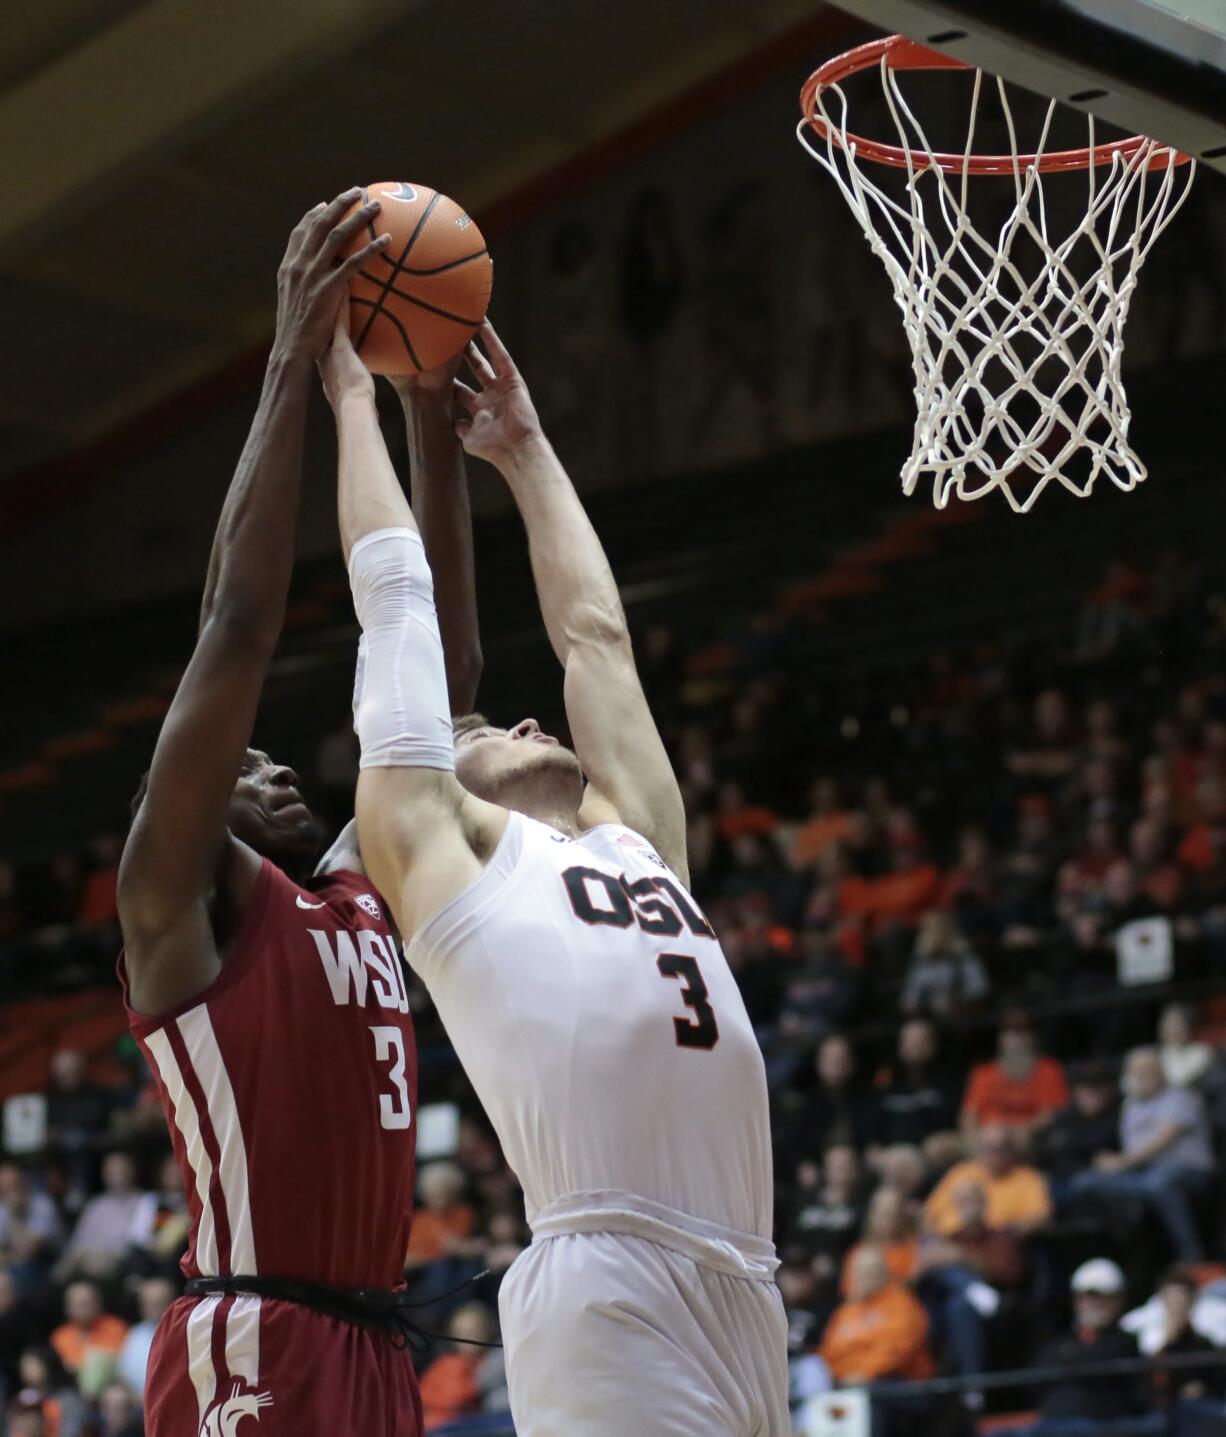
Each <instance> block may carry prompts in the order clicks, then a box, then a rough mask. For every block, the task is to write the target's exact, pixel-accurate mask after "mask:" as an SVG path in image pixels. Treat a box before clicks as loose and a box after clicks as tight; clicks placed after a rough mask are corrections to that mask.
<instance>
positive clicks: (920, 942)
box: [900, 908, 990, 1019]
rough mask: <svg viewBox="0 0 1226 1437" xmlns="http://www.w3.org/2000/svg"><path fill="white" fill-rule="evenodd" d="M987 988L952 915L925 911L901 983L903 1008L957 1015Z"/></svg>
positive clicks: (974, 1004)
mask: <svg viewBox="0 0 1226 1437" xmlns="http://www.w3.org/2000/svg"><path fill="white" fill-rule="evenodd" d="M989 991H990V989H989V984H988V975H987V973H986V972H985V971H984V967H983V964H982V963H981V962H980V961H979V959H978V958H977V957H976V956H975V954H974V953H973V952H972V951H971V948H970V945H969V944H968V943H967V941H966V939H965V938H963V936H962V934H961V933H960V932H959V931H958V928H957V926H956V925H955V923H954V921H953V918H952V917H951V916H950V915H949V914H948V913H944V912H942V911H941V910H940V909H937V908H934V909H933V910H932V911H931V912H929V913H925V914H924V917H923V919H922V920H921V922H920V926H919V931H918V933H917V934H916V938H915V950H914V953H913V956H912V958H911V966H910V968H908V970H907V976H906V979H905V980H904V982H903V988H902V997H901V999H900V1001H901V1003H902V1008H903V1011H904V1012H905V1013H928V1014H931V1015H932V1016H933V1017H937V1018H943V1019H949V1018H956V1017H961V1016H963V1015H964V1014H966V1013H967V1012H969V1011H970V1010H971V1009H973V1008H975V1007H977V1006H978V1005H980V1004H981V1003H982V1002H983V1000H984V999H985V998H986V997H987V996H988V993H989Z"/></svg>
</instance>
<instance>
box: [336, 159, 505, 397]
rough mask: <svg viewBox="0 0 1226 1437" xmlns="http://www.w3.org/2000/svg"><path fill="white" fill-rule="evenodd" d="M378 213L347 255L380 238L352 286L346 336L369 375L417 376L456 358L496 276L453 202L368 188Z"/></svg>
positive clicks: (415, 189)
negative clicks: (384, 241) (383, 245)
mask: <svg viewBox="0 0 1226 1437" xmlns="http://www.w3.org/2000/svg"><path fill="white" fill-rule="evenodd" d="M374 199H377V200H379V201H380V202H381V203H382V205H383V208H382V210H380V212H379V213H378V214H377V215H376V216H375V218H374V220H373V222H372V223H371V224H370V225H368V226H367V227H366V228H365V229H364V230H360V231H359V232H358V234H357V235H356V236H355V237H354V239H353V242H352V243H351V244H350V246H349V249H348V253H353V252H354V251H355V250H357V249H360V248H361V247H362V245H364V244H367V243H368V242H369V241H370V240H372V239H374V238H375V237H376V236H377V235H380V234H389V235H391V242H390V243H389V245H388V247H387V249H386V250H384V251H383V253H382V254H379V255H376V256H375V257H374V258H373V259H372V260H371V261H370V263H369V264H367V265H364V266H363V267H362V269H361V270H359V272H358V273H357V274H356V275H354V277H353V278H352V280H351V281H350V285H349V332H350V334H351V335H352V336H353V343H354V347H355V348H356V350H357V352H358V353H359V354H360V355H361V356H362V359H363V360H364V361H365V363H366V366H367V368H368V369H370V370H371V372H372V373H374V374H389V375H401V374H417V373H419V372H420V371H421V370H423V369H433V368H435V366H436V365H439V364H444V363H445V362H446V361H447V360H449V359H450V358H452V356H453V355H456V354H458V353H459V352H460V350H461V349H463V348H464V346H465V345H466V344H467V343H468V341H469V340H470V339H471V338H472V336H473V334H474V332H475V331H476V328H477V326H478V325H479V324H480V323H481V321H482V320H483V319H484V318H485V311H486V308H487V306H488V305H489V302H490V289H491V287H492V285H493V280H494V268H493V264H492V263H491V261H490V257H489V252H488V251H487V250H486V247H485V240H484V238H483V237H482V234H481V231H480V230H479V229H478V228H477V226H476V225H475V224H474V223H473V222H472V220H471V219H469V217H468V215H466V214H465V213H464V211H463V210H462V209H461V208H460V206H459V205H458V204H456V202H455V200H452V199H448V197H447V196H446V195H443V194H439V192H438V191H437V190H432V189H430V188H429V187H428V186H426V185H411V184H408V183H406V182H405V181H402V180H401V181H397V180H386V181H382V182H381V183H379V184H373V185H367V186H366V188H365V189H364V190H363V192H362V198H361V200H360V201H359V203H360V204H365V203H366V202H367V201H368V200H374Z"/></svg>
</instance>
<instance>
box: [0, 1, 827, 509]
mask: <svg viewBox="0 0 1226 1437" xmlns="http://www.w3.org/2000/svg"><path fill="white" fill-rule="evenodd" d="M5 19H6V24H5V27H4V35H3V38H2V39H0V173H2V174H3V175H4V176H5V184H4V200H3V204H0V314H2V315H3V317H4V334H5V336H6V339H7V343H6V344H5V346H4V355H3V359H2V360H0V375H2V378H3V382H2V383H0V531H3V530H9V531H11V530H12V529H13V528H14V527H15V526H16V525H18V524H19V523H20V521H21V519H22V518H23V517H24V516H25V515H26V514H28V513H29V512H32V511H36V510H37V509H39V508H41V507H43V506H44V505H45V504H46V503H47V502H48V501H49V499H50V498H51V497H52V496H53V495H54V493H55V492H56V491H57V489H58V488H61V487H63V485H64V483H65V482H66V476H67V479H68V480H71V479H72V477H73V475H74V474H75V476H76V479H77V480H80V478H81V475H82V473H87V472H88V471H90V469H91V466H92V467H97V466H96V464H95V462H94V459H93V458H92V457H91V456H96V455H97V454H99V453H105V452H106V450H107V446H108V445H113V444H114V443H116V442H122V441H123V440H124V439H125V437H126V439H127V440H131V438H132V437H133V436H134V435H135V436H139V435H140V433H141V432H142V430H143V429H146V428H147V429H160V430H161V431H162V432H164V429H165V424H166V422H167V418H166V416H167V414H168V413H169V412H170V410H171V408H172V407H173V404H174V402H175V398H176V396H179V397H182V396H186V395H191V394H195V395H196V396H197V399H198V400H199V399H200V397H201V396H203V402H207V397H208V393H209V386H210V385H211V384H212V385H216V384H219V383H220V384H224V382H225V376H226V375H227V374H233V373H234V372H235V370H236V368H237V369H240V370H241V369H242V368H243V366H244V365H246V366H247V368H248V369H249V368H250V365H251V363H252V361H253V358H257V357H258V352H259V350H260V347H261V346H262V345H263V344H265V343H266V342H267V339H268V337H269V333H270V329H271V323H272V318H273V304H272V301H273V290H272V279H273V273H274V270H275V267H276V264H277V260H278V259H279V257H280V254H281V251H282V249H283V246H284V241H285V236H286V233H287V230H288V227H289V226H290V225H291V224H292V223H293V221H294V220H295V219H296V218H297V216H298V215H299V214H300V213H301V212H302V211H303V210H304V209H306V208H307V207H309V206H310V205H311V204H313V203H315V202H316V201H317V200H318V199H321V198H324V197H326V196H330V195H331V194H333V193H334V192H336V191H338V190H340V189H342V188H344V187H345V186H346V185H348V184H350V183H353V182H355V181H363V180H373V179H383V178H393V177H395V178H412V179H424V180H428V181H429V182H431V183H435V184H438V185H440V186H442V187H444V188H446V189H448V190H450V191H451V192H453V193H454V194H456V195H457V196H458V197H459V198H461V199H462V200H463V202H464V203H465V204H466V205H467V206H468V207H469V208H470V209H472V210H473V211H474V213H476V214H477V215H479V216H481V217H482V218H485V217H486V216H487V215H490V216H491V217H492V216H493V215H495V214H496V215H497V216H498V217H499V218H500V220H501V221H503V222H505V223H507V224H509V223H512V222H513V218H514V214H513V212H514V210H515V207H516V205H517V204H518V205H519V206H520V207H521V208H523V206H524V205H525V204H530V203H531V202H532V200H533V197H534V196H535V199H536V201H537V202H541V203H543V202H547V199H548V196H549V177H550V176H557V175H559V174H566V173H568V172H569V173H570V175H571V177H572V179H573V178H574V175H575V174H576V173H579V174H582V166H583V163H584V161H583V157H584V156H587V155H591V154H593V153H595V152H599V151H600V150H601V147H602V146H604V147H606V148H607V146H608V145H609V144H610V143H612V142H613V141H614V140H615V138H616V137H619V136H621V137H623V138H624V137H625V136H627V135H632V134H634V133H636V131H637V132H642V133H647V132H648V131H649V129H650V124H651V119H652V117H653V116H660V115H664V114H668V113H669V112H670V107H671V109H672V112H673V113H674V115H675V114H676V113H677V110H676V107H677V105H678V104H679V103H680V102H681V100H682V98H683V97H685V96H686V95H690V96H694V95H696V94H699V93H701V92H702V91H703V87H704V86H706V88H707V102H708V104H710V102H711V93H710V92H711V87H712V86H713V85H714V86H716V87H718V86H720V85H722V84H725V83H728V82H729V80H732V81H735V79H736V77H737V76H738V74H739V73H740V72H741V71H742V69H743V68H744V67H752V66H753V65H754V63H756V61H755V57H762V56H766V55H769V56H772V57H773V63H774V64H775V65H776V66H777V65H778V63H779V61H780V57H781V55H782V57H783V58H784V59H786V58H787V50H786V47H787V46H788V45H790V44H793V43H796V44H797V46H798V49H797V55H796V68H797V71H798V73H799V72H801V71H803V70H804V68H805V66H806V63H807V61H808V60H809V59H810V58H811V56H812V53H813V51H812V47H811V45H806V44H804V43H803V42H804V41H805V40H806V39H807V38H809V37H813V38H816V37H817V35H819V34H820V33H821V29H822V26H823V25H826V26H841V25H842V24H843V23H844V22H842V20H841V18H840V17H838V16H837V15H836V14H834V13H833V12H828V13H824V7H823V6H822V5H820V4H817V3H816V0H754V3H753V4H747V3H745V0H666V3H664V4H660V3H659V0H617V3H614V4H609V3H608V0H567V3H565V4H559V3H557V0H515V3H513V4H508V3H506V0H470V3H469V4H467V5H465V6H464V7H463V9H462V10H461V9H459V8H458V7H456V6H455V5H454V4H453V3H447V0H280V3H276V4H270V5H259V4H257V5H252V4H251V3H250V0H209V3H208V4H201V3H200V0H16V3H15V4H12V5H10V6H8V7H6V15H5ZM781 47H783V48H782V49H781ZM640 138H641V134H640ZM534 187H535V188H534ZM525 212H527V211H525Z"/></svg>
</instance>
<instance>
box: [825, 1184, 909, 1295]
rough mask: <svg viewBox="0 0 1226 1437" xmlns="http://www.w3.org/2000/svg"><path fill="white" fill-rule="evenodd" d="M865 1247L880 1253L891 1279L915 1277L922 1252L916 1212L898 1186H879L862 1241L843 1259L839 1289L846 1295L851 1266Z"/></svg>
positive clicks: (869, 1206) (866, 1220)
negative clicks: (917, 1261) (916, 1266)
mask: <svg viewBox="0 0 1226 1437" xmlns="http://www.w3.org/2000/svg"><path fill="white" fill-rule="evenodd" d="M866 1247H875V1248H876V1249H877V1250H878V1252H880V1253H881V1256H882V1257H883V1258H884V1259H885V1265H886V1271H887V1272H888V1273H889V1274H890V1281H891V1282H900V1283H908V1282H910V1281H911V1279H912V1278H913V1277H914V1276H915V1264H916V1258H917V1255H918V1252H919V1237H918V1234H917V1231H916V1214H915V1212H914V1210H913V1209H912V1207H911V1206H910V1204H909V1203H908V1202H907V1201H906V1199H905V1198H904V1197H903V1196H902V1194H901V1193H900V1192H898V1190H897V1189H896V1188H891V1187H879V1188H878V1189H877V1191H876V1192H875V1193H874V1194H873V1196H872V1199H871V1200H870V1202H869V1205H868V1211H867V1213H865V1216H864V1227H863V1229H862V1231H861V1233H860V1240H859V1242H857V1243H856V1245H855V1246H854V1247H853V1248H852V1249H851V1250H850V1252H848V1254H847V1256H846V1257H845V1258H844V1259H843V1272H842V1278H841V1281H840V1283H839V1290H840V1291H841V1292H842V1293H844V1294H846V1293H848V1292H849V1291H850V1290H851V1272H852V1268H853V1267H854V1266H855V1262H856V1258H857V1256H858V1254H860V1253H861V1252H863V1251H864V1249H865V1248H866Z"/></svg>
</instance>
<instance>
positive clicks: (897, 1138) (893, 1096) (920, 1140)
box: [874, 1018, 959, 1151]
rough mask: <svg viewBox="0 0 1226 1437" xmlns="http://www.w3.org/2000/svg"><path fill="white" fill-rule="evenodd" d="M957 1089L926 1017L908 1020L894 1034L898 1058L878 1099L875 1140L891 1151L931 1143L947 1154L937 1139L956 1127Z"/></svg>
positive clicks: (934, 1029) (880, 1090)
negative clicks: (894, 1148)
mask: <svg viewBox="0 0 1226 1437" xmlns="http://www.w3.org/2000/svg"><path fill="white" fill-rule="evenodd" d="M958 1097H959V1085H958V1081H957V1078H956V1077H955V1075H954V1073H953V1072H952V1071H951V1069H950V1066H949V1065H948V1064H947V1063H945V1062H943V1061H942V1059H941V1055H940V1049H939V1045H938V1042H937V1030H936V1027H935V1025H934V1024H932V1023H931V1022H929V1021H928V1020H927V1019H926V1018H911V1019H909V1020H908V1021H907V1022H905V1023H904V1024H903V1025H902V1027H901V1028H900V1029H899V1030H898V1049H897V1057H896V1060H895V1063H894V1066H893V1068H892V1069H891V1070H890V1071H889V1072H888V1073H887V1074H886V1075H885V1081H884V1083H882V1084H881V1085H880V1086H879V1089H878V1094H877V1118H876V1121H875V1123H874V1129H875V1136H876V1138H877V1141H878V1142H880V1143H882V1144H884V1145H886V1146H890V1147H892V1146H894V1145H896V1144H899V1143H903V1144H906V1145H908V1146H913V1147H920V1148H922V1147H925V1146H926V1145H929V1144H933V1140H934V1139H936V1140H938V1142H937V1144H934V1146H942V1147H943V1148H944V1150H945V1151H948V1144H947V1143H944V1144H943V1143H942V1142H941V1140H943V1139H946V1138H948V1137H949V1136H950V1135H952V1134H953V1133H954V1132H955V1131H956V1129H957V1125H958Z"/></svg>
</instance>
